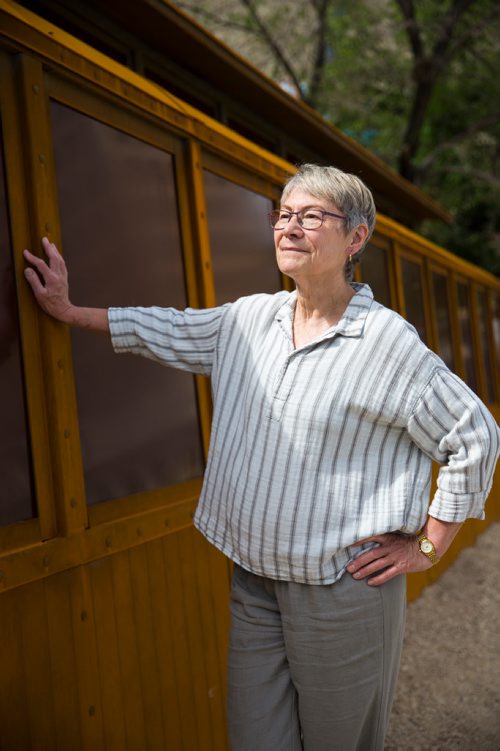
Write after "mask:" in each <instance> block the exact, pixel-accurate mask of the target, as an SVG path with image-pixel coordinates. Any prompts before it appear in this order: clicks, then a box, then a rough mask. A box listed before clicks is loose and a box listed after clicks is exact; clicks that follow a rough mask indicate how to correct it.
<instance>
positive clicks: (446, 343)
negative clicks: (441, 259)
mask: <svg viewBox="0 0 500 751" xmlns="http://www.w3.org/2000/svg"><path fill="white" fill-rule="evenodd" d="M432 292H433V295H434V309H435V311H436V324H437V338H438V342H437V343H438V354H439V356H440V357H442V359H443V360H444V361H445V363H446V364H447V366H448V367H449V368H451V370H455V358H454V356H453V343H452V333H451V320H450V307H449V300H448V280H447V278H446V276H444V274H439V273H436V272H434V273H433V274H432Z"/></svg>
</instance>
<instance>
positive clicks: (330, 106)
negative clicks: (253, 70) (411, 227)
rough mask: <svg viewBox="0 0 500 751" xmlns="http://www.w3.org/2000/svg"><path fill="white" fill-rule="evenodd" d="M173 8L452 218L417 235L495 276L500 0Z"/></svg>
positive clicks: (296, 0)
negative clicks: (372, 154) (182, 11)
mask: <svg viewBox="0 0 500 751" xmlns="http://www.w3.org/2000/svg"><path fill="white" fill-rule="evenodd" d="M178 5H180V6H181V7H182V8H184V9H185V10H187V11H188V12H190V13H192V14H193V15H194V16H195V18H196V19H197V20H198V21H200V22H201V23H202V24H204V25H205V26H206V27H207V28H208V29H209V30H211V31H212V32H213V33H215V34H216V35H218V36H219V37H220V38H222V39H223V41H225V42H226V43H227V44H229V45H230V46H232V47H233V48H234V49H236V50H237V51H238V52H239V54H241V55H243V56H245V57H247V58H248V59H249V60H250V61H251V62H252V63H253V64H254V65H255V66H256V67H258V68H260V69H261V70H263V72H265V73H266V74H267V75H270V76H271V77H272V78H273V79H274V80H276V81H277V82H279V83H280V84H281V85H282V86H283V87H284V88H285V89H286V90H287V91H288V92H289V93H291V94H292V95H293V96H296V97H298V98H300V99H302V100H303V101H304V102H306V103H307V104H309V105H310V106H312V107H314V108H315V109H317V110H318V111H319V112H320V113H321V114H322V115H323V116H324V117H325V118H326V119H327V120H329V121H331V122H332V123H335V125H336V126H337V127H339V128H341V129H342V130H343V131H344V132H345V133H347V134H348V135H350V136H352V137H353V138H355V139H356V140H358V141H359V142H360V143H362V144H363V145H364V146H366V147H367V148H369V149H370V150H372V151H373V152H375V153H376V154H377V155H378V156H380V157H381V158H382V159H383V160H384V161H386V162H387V163H388V164H390V165H391V166H392V167H393V168H394V169H396V170H398V171H399V172H400V174H402V175H403V176H404V177H406V178H407V179H409V180H411V181H412V182H414V183H415V184H417V185H418V186H419V187H421V188H422V189H423V190H425V191H426V192H427V193H429V194H430V195H431V196H433V197H434V198H435V199H436V200H438V201H439V202H440V203H441V204H442V205H443V206H445V207H446V208H447V209H449V210H450V211H451V212H452V213H453V214H454V216H455V221H454V223H453V224H452V225H451V226H445V225H441V224H437V223H431V222H428V223H427V224H426V225H424V226H423V227H421V228H420V229H421V231H423V232H424V233H425V234H426V235H427V236H429V237H430V238H431V239H433V240H435V241H436V242H438V243H440V244H442V245H445V246H446V247H448V248H450V249H451V250H453V251H454V252H456V253H458V254H459V255H462V256H464V257H465V258H468V259H469V260H471V261H473V262H474V263H477V264H480V265H482V266H484V267H485V268H487V269H489V270H490V271H492V272H493V273H496V274H500V248H499V237H500V198H499V191H498V187H499V182H500V180H499V176H498V158H499V144H500V98H499V95H498V90H499V87H498V84H497V80H496V78H497V75H498V74H497V61H498V52H499V48H500V34H499V30H500V29H499V27H500V5H499V3H498V1H497V0H284V1H280V2H279V3H278V2H273V0H205V2H203V3H197V2H196V0H186V1H185V2H184V1H183V2H179V3H178Z"/></svg>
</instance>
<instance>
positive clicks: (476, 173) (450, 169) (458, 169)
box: [436, 164, 500, 189]
mask: <svg viewBox="0 0 500 751" xmlns="http://www.w3.org/2000/svg"><path fill="white" fill-rule="evenodd" d="M436 172H441V173H445V174H446V173H449V174H457V175H469V176H470V177H473V178H474V179H475V180H481V182H484V183H487V184H488V185H491V186H492V187H493V188H495V189H498V188H499V187H500V180H499V179H498V177H496V176H495V175H492V174H491V172H484V171H483V170H478V169H472V168H471V167H468V166H467V165H462V164H455V165H453V164H443V165H441V166H440V167H439V169H437V170H436Z"/></svg>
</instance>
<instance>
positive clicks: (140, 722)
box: [108, 552, 145, 749]
mask: <svg viewBox="0 0 500 751" xmlns="http://www.w3.org/2000/svg"><path fill="white" fill-rule="evenodd" d="M111 568H112V580H113V592H114V606H115V607H114V610H115V613H114V617H116V631H117V637H118V638H117V644H118V652H119V655H120V666H121V686H122V691H123V705H124V709H125V723H124V724H125V736H126V739H127V747H128V748H132V749H134V748H141V745H142V739H143V738H144V737H145V718H144V708H143V706H142V691H141V671H140V663H139V648H140V646H139V644H138V640H137V633H136V629H135V623H134V616H133V613H134V611H133V601H132V585H131V582H130V568H129V557H128V552H124V553H119V554H118V555H115V556H113V558H112V559H111ZM115 614H116V615H115ZM108 617H109V615H108Z"/></svg>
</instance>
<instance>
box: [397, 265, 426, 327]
mask: <svg viewBox="0 0 500 751" xmlns="http://www.w3.org/2000/svg"><path fill="white" fill-rule="evenodd" d="M401 270H402V274H403V291H404V296H405V308H406V318H407V319H408V321H409V322H410V323H411V324H413V326H415V328H416V329H417V331H418V334H419V336H420V338H421V339H422V341H424V342H427V329H426V325H425V314H424V294H423V285H422V273H421V266H420V264H419V263H414V262H413V261H410V260H409V259H408V258H405V257H404V256H403V257H402V258H401Z"/></svg>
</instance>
